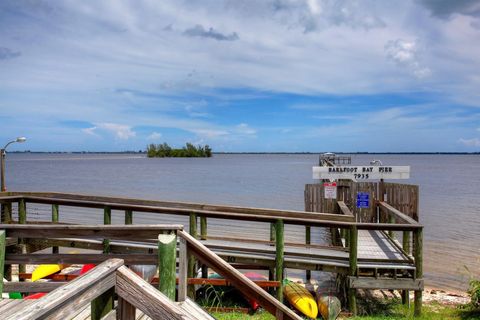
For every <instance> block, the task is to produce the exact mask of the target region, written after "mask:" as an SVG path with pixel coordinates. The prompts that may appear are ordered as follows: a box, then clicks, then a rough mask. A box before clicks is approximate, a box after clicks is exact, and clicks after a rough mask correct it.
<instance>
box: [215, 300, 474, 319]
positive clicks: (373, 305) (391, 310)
mask: <svg viewBox="0 0 480 320" xmlns="http://www.w3.org/2000/svg"><path fill="white" fill-rule="evenodd" d="M367 304H368V306H367ZM359 310H360V311H361V312H362V313H364V312H367V311H368V312H371V313H369V314H370V315H363V316H357V317H345V316H340V317H339V318H338V319H348V320H393V319H395V320H401V319H403V320H404V319H411V320H438V319H445V320H446V319H448V320H450V319H451V320H467V319H472V320H473V319H480V310H478V309H477V310H474V309H471V308H465V307H463V306H462V307H458V306H455V305H445V304H440V303H435V302H432V303H428V304H424V305H423V309H422V316H421V317H417V318H416V317H414V316H413V307H410V308H408V307H407V306H404V305H402V304H401V301H400V300H398V299H391V300H385V301H371V300H368V302H367V301H363V302H362V304H361V308H359ZM212 315H213V316H214V317H215V318H216V319H219V320H273V319H275V317H273V316H272V315H270V314H269V313H268V312H266V311H263V312H257V313H256V314H254V315H252V316H249V315H247V314H243V313H235V312H232V313H221V312H216V313H212ZM319 319H321V318H319Z"/></svg>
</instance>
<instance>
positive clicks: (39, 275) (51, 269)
mask: <svg viewBox="0 0 480 320" xmlns="http://www.w3.org/2000/svg"><path fill="white" fill-rule="evenodd" d="M63 268H64V266H63V265H61V264H41V265H39V266H38V267H36V268H35V270H33V272H32V282H33V281H37V280H40V279H43V278H45V277H48V276H49V275H51V274H54V273H57V272H59V271H60V270H62V269H63Z"/></svg>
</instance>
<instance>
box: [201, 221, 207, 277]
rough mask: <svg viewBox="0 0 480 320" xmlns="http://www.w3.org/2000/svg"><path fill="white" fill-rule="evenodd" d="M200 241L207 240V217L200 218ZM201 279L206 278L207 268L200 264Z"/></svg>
mask: <svg viewBox="0 0 480 320" xmlns="http://www.w3.org/2000/svg"><path fill="white" fill-rule="evenodd" d="M200 239H202V240H207V217H206V216H203V215H202V216H200ZM202 278H208V267H207V266H206V265H205V264H202Z"/></svg>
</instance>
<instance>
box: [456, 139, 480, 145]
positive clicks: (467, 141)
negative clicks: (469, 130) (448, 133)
mask: <svg viewBox="0 0 480 320" xmlns="http://www.w3.org/2000/svg"><path fill="white" fill-rule="evenodd" d="M458 141H459V142H460V143H461V144H463V145H465V146H467V147H480V139H479V138H472V139H463V138H460V139H459V140H458Z"/></svg>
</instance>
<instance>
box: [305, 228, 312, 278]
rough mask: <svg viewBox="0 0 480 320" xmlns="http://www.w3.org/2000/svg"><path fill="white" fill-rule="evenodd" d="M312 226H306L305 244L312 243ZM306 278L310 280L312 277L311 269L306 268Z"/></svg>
mask: <svg viewBox="0 0 480 320" xmlns="http://www.w3.org/2000/svg"><path fill="white" fill-rule="evenodd" d="M311 229H312V228H311V227H310V226H305V244H311V243H312V242H311V241H312V235H311V232H312V230H311ZM305 279H306V280H307V282H308V281H310V279H312V271H310V270H305Z"/></svg>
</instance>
